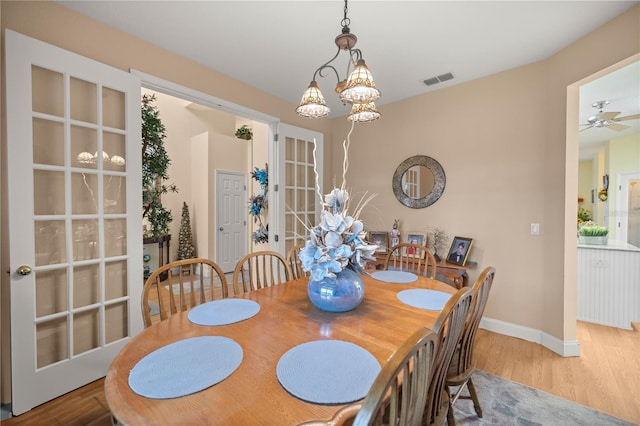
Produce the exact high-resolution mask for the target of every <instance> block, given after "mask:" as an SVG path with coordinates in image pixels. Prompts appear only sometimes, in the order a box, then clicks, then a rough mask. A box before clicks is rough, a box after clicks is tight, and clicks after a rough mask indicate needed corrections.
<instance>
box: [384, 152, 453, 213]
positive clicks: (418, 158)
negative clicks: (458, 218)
mask: <svg viewBox="0 0 640 426" xmlns="http://www.w3.org/2000/svg"><path fill="white" fill-rule="evenodd" d="M445 183H446V177H445V175H444V169H443V168H442V166H441V165H440V163H438V162H437V161H436V160H434V159H433V158H431V157H427V156H426V155H415V156H413V157H410V158H407V159H406V160H404V161H403V162H402V163H400V165H399V166H398V168H397V169H396V172H395V173H394V174H393V180H392V186H393V193H394V194H395V196H396V198H397V199H398V201H400V202H401V203H402V204H404V205H405V206H407V207H411V208H412V209H422V208H425V207H428V206H430V205H431V204H433V203H435V202H436V201H438V199H439V198H440V197H441V196H442V193H443V192H444V186H445Z"/></svg>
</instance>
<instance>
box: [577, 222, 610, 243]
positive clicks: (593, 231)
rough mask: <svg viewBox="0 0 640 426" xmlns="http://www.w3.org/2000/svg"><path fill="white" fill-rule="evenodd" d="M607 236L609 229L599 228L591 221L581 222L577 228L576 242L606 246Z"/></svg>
mask: <svg viewBox="0 0 640 426" xmlns="http://www.w3.org/2000/svg"><path fill="white" fill-rule="evenodd" d="M608 235H609V228H607V227H605V226H599V225H598V224H597V223H595V222H593V221H591V220H588V221H585V222H582V224H581V225H580V227H579V228H578V242H579V243H580V244H607V236H608Z"/></svg>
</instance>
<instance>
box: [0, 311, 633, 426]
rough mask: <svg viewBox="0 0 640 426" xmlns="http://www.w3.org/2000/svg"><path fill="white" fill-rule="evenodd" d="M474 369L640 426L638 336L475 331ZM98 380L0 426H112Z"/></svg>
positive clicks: (612, 331) (597, 331) (598, 330)
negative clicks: (566, 346)
mask: <svg viewBox="0 0 640 426" xmlns="http://www.w3.org/2000/svg"><path fill="white" fill-rule="evenodd" d="M478 333H479V334H478V338H477V347H476V356H477V361H478V368H480V369H482V370H484V371H487V372H489V373H493V374H496V375H498V376H501V377H504V378H506V379H509V380H513V381H515V382H519V383H523V384H526V385H528V386H532V387H534V388H537V389H540V390H543V391H545V392H548V393H551V394H554V395H557V396H559V397H562V398H565V399H568V400H571V401H575V402H577V403H580V404H583V405H586V406H589V407H592V408H594V409H596V410H599V411H603V412H605V413H608V414H610V415H613V416H615V417H619V418H621V419H623V420H626V421H628V422H631V423H635V424H640V404H639V403H638V401H640V332H637V331H626V330H621V329H617V328H611V327H605V326H600V325H597V324H591V323H585V322H578V341H579V342H580V347H581V353H582V355H581V356H580V357H572V358H563V357H561V356H559V355H557V354H555V353H553V352H551V351H550V350H548V349H546V348H544V347H543V346H541V345H538V344H535V343H531V342H527V341H524V340H520V339H515V338H512V337H507V336H503V335H500V334H496V333H491V332H488V331H486V330H479V332H478ZM103 384H104V380H97V381H95V382H93V383H90V384H88V385H86V386H84V387H82V388H80V389H78V390H75V391H73V392H70V393H68V394H66V395H63V396H61V397H60V398H57V399H55V400H53V401H50V402H48V403H46V404H43V405H41V406H39V407H37V408H34V409H33V410H31V411H29V412H27V413H25V414H23V415H21V416H18V417H14V418H11V419H8V420H4V421H3V422H2V424H3V426H15V425H49V426H57V425H65V426H73V425H78V426H80V425H94V426H98V425H100V426H109V425H111V420H110V414H109V408H108V406H107V402H106V400H105V397H104V392H103Z"/></svg>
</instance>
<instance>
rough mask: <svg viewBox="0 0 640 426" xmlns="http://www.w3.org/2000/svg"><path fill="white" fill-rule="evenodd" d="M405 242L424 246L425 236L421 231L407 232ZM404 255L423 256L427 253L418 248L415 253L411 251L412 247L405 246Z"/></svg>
mask: <svg viewBox="0 0 640 426" xmlns="http://www.w3.org/2000/svg"><path fill="white" fill-rule="evenodd" d="M405 242H407V243H413V244H419V245H421V246H425V247H426V245H427V236H426V234H424V233H422V232H408V233H407V238H406V240H405ZM405 255H406V256H409V257H417V258H424V257H425V256H426V255H427V253H426V252H425V251H424V250H418V251H417V252H416V253H413V250H412V247H406V248H405Z"/></svg>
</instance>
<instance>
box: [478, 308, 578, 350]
mask: <svg viewBox="0 0 640 426" xmlns="http://www.w3.org/2000/svg"><path fill="white" fill-rule="evenodd" d="M480 328H482V329H485V330H488V331H493V332H494V333H499V334H504V335H505V336H510V337H517V338H518V339H523V340H527V341H529V342H534V343H539V344H541V345H542V346H544V347H545V348H547V349H550V350H552V351H553V352H555V353H557V354H558V355H561V356H564V357H570V356H580V343H578V341H577V340H566V341H563V340H560V339H558V338H557V337H554V336H552V335H550V334H548V333H545V332H543V331H540V330H536V329H534V328H529V327H523V326H521V325H517V324H512V323H509V322H504V321H500V320H496V319H492V318H486V317H484V318H482V320H481V321H480Z"/></svg>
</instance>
